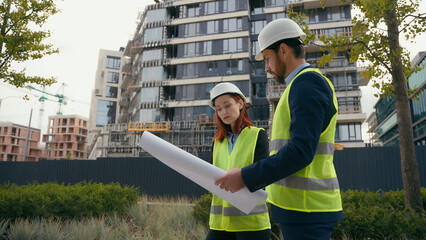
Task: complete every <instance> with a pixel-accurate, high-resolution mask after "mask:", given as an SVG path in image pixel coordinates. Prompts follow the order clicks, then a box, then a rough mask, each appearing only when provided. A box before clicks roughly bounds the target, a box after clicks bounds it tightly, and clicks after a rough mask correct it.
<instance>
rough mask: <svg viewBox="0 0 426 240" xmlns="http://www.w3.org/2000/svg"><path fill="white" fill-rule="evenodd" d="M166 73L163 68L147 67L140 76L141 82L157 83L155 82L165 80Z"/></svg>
mask: <svg viewBox="0 0 426 240" xmlns="http://www.w3.org/2000/svg"><path fill="white" fill-rule="evenodd" d="M165 79H166V73H165V72H164V69H163V67H162V66H158V67H147V68H143V69H142V73H141V74H140V77H139V81H141V82H146V81H155V80H165Z"/></svg>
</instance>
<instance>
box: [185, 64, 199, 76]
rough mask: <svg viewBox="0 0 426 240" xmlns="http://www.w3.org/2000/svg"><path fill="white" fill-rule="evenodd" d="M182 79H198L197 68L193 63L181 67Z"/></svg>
mask: <svg viewBox="0 0 426 240" xmlns="http://www.w3.org/2000/svg"><path fill="white" fill-rule="evenodd" d="M183 77H184V78H193V77H198V67H197V66H196V64H195V63H190V64H185V65H184V66H183Z"/></svg>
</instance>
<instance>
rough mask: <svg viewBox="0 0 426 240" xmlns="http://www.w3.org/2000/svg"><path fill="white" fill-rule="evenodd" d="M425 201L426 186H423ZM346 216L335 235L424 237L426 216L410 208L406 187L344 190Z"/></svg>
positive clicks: (344, 212) (334, 236) (389, 237)
mask: <svg viewBox="0 0 426 240" xmlns="http://www.w3.org/2000/svg"><path fill="white" fill-rule="evenodd" d="M422 196H423V201H424V199H425V197H426V189H422ZM342 202H343V214H344V216H345V219H344V220H343V221H341V222H339V224H338V225H337V227H336V229H335V231H334V233H333V238H334V239H342V238H344V237H345V236H346V237H347V236H349V237H350V238H352V239H368V238H371V239H405V238H408V239H424V236H425V235H426V220H425V219H424V218H422V217H419V216H418V215H416V214H415V213H412V212H410V211H406V209H405V203H404V191H389V192H382V191H377V192H375V193H373V192H362V191H352V190H348V191H346V192H342ZM425 207H426V206H425Z"/></svg>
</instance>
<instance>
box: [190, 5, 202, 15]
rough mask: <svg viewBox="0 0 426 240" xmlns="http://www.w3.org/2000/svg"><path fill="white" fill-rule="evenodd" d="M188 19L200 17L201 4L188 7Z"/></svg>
mask: <svg viewBox="0 0 426 240" xmlns="http://www.w3.org/2000/svg"><path fill="white" fill-rule="evenodd" d="M187 8H188V17H197V16H200V4H193V5H188V6H187Z"/></svg>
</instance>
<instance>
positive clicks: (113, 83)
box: [88, 48, 124, 148]
mask: <svg viewBox="0 0 426 240" xmlns="http://www.w3.org/2000/svg"><path fill="white" fill-rule="evenodd" d="M123 52H124V48H120V50H119V51H112V50H106V49H100V50H99V57H98V66H97V70H96V75H95V84H94V89H93V91H92V99H91V106H90V116H89V126H88V130H89V133H88V148H92V147H93V145H94V144H95V142H96V140H97V136H98V134H99V132H100V130H101V129H102V127H103V126H105V125H108V124H115V123H117V122H118V117H119V111H120V108H119V106H118V103H119V100H120V98H121V91H120V86H121V82H122V78H123V74H122V67H123V65H124V55H123Z"/></svg>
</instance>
